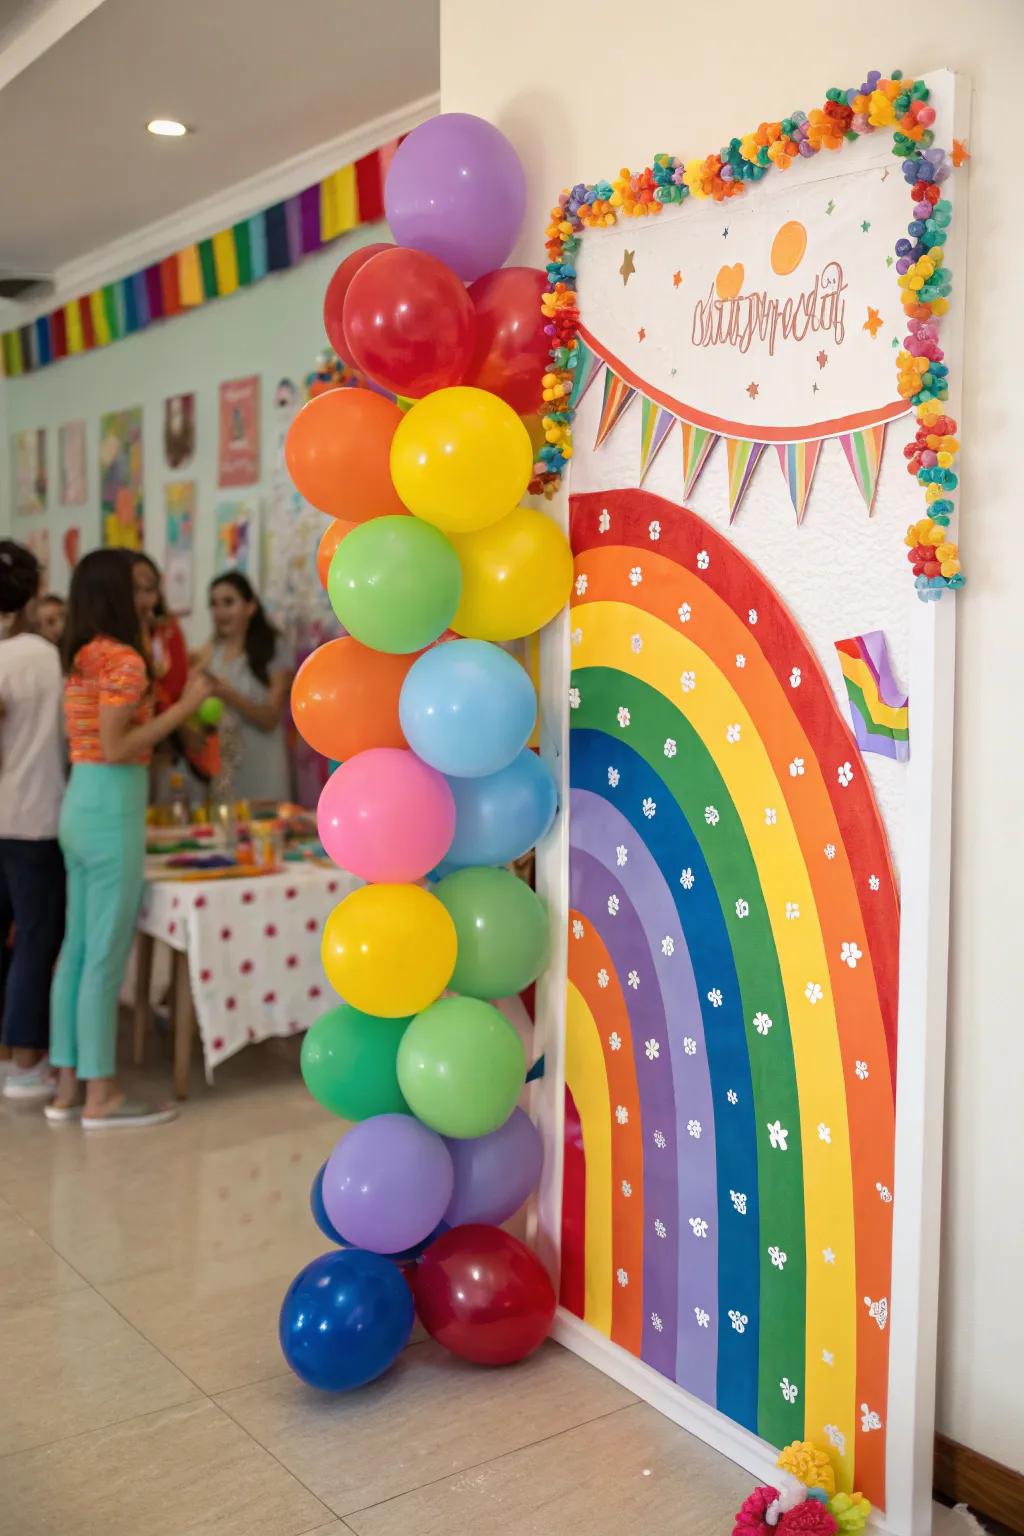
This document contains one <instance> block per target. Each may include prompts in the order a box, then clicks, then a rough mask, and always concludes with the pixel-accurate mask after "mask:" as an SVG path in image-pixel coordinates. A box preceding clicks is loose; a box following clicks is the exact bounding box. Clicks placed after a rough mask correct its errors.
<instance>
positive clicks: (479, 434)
mask: <svg viewBox="0 0 1024 1536" xmlns="http://www.w3.org/2000/svg"><path fill="white" fill-rule="evenodd" d="M532 471H533V449H532V448H531V446H530V434H529V433H528V432H527V430H526V428H525V427H524V426H523V423H522V421H521V420H520V418H519V417H518V416H517V415H516V413H515V411H514V410H513V409H512V407H511V406H510V405H506V404H505V402H504V400H499V398H498V396H497V395H492V394H490V393H489V392H488V391H487V390H486V389H471V388H469V387H468V386H466V385H459V386H458V387H457V388H454V389H438V390H435V391H434V393H433V394H432V395H426V396H425V397H424V398H423V399H422V400H418V401H417V402H416V403H415V405H413V406H411V407H410V409H409V410H408V411H407V412H406V414H405V416H404V417H403V419H402V420H401V421H400V422H399V424H398V429H397V431H396V432H395V435H394V437H393V438H392V440H391V478H392V480H393V481H394V486H395V490H396V491H397V492H398V494H399V496H400V497H401V498H402V500H403V501H404V502H405V505H406V506H407V507H408V508H409V511H410V512H413V513H415V515H416V516H417V517H421V518H422V519H423V521H424V522H427V523H433V524H434V527H435V528H440V529H442V530H443V532H445V533H472V532H474V531H475V530H476V529H478V528H486V527H487V526H488V524H489V523H496V522H497V521H498V518H499V517H505V516H506V515H507V513H508V512H509V511H510V509H511V508H512V507H514V506H515V505H516V503H517V502H518V501H519V498H520V497H521V496H522V495H523V492H524V491H525V490H526V487H527V485H528V484H529V483H530V475H531V473H532Z"/></svg>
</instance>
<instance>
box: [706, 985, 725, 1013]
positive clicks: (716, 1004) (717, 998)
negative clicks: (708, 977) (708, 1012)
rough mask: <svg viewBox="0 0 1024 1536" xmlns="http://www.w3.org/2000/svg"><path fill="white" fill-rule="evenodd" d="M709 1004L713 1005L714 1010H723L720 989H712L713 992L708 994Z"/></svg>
mask: <svg viewBox="0 0 1024 1536" xmlns="http://www.w3.org/2000/svg"><path fill="white" fill-rule="evenodd" d="M708 1002H709V1003H710V1004H711V1006H712V1008H721V1006H722V991H721V988H720V987H712V988H711V991H710V992H709V993H708Z"/></svg>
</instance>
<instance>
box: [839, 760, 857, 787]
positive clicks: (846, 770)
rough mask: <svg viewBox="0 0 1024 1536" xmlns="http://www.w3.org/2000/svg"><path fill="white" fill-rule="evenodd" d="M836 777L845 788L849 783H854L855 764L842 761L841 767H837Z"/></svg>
mask: <svg viewBox="0 0 1024 1536" xmlns="http://www.w3.org/2000/svg"><path fill="white" fill-rule="evenodd" d="M836 778H837V779H838V780H839V782H840V784H841V785H842V786H843V788H844V789H845V788H846V786H847V785H848V784H852V783H853V764H852V763H840V764H839V767H838V768H837V769H836Z"/></svg>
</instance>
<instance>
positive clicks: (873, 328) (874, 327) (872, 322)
mask: <svg viewBox="0 0 1024 1536" xmlns="http://www.w3.org/2000/svg"><path fill="white" fill-rule="evenodd" d="M881 328H882V317H881V315H880V314H879V313H878V310H877V309H872V307H871V305H870V304H869V305H868V317H867V319H866V320H865V321H864V324H863V325H862V326H861V330H862V331H868V332H869V333H870V335H871V339H872V341H874V339H875V337H876V336H877V335H878V333H879V331H880V330H881Z"/></svg>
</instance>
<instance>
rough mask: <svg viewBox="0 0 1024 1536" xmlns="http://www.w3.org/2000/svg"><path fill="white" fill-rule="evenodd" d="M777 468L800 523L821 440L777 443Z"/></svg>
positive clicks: (805, 506) (816, 463) (805, 507)
mask: <svg viewBox="0 0 1024 1536" xmlns="http://www.w3.org/2000/svg"><path fill="white" fill-rule="evenodd" d="M776 451H777V453H778V455H779V468H780V469H781V470H782V473H783V475H784V477H785V480H786V485H787V487H788V489H789V498H790V500H791V501H792V503H793V509H794V511H795V512H796V520H797V522H798V523H802V522H803V520H804V513H805V511H806V510H807V497H808V496H809V494H810V490H811V481H812V480H813V479H814V471H815V469H816V468H817V467H818V454H819V453H820V452H821V441H820V439H819V441H818V442H814V443H777V444H776Z"/></svg>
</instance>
